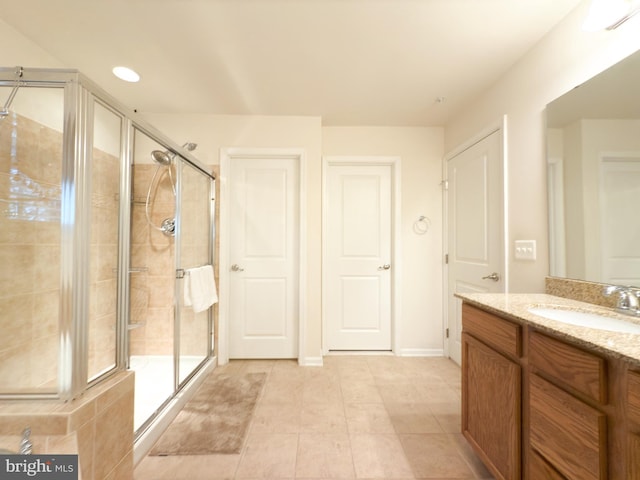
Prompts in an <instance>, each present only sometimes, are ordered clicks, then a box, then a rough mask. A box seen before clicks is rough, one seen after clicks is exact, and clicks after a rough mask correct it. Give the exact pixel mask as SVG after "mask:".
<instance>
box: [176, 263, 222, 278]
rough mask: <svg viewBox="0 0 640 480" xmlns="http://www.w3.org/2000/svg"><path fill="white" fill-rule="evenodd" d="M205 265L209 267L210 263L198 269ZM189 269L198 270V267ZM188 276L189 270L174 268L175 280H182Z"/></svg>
mask: <svg viewBox="0 0 640 480" xmlns="http://www.w3.org/2000/svg"><path fill="white" fill-rule="evenodd" d="M207 265H211V264H210V263H205V264H204V265H200V267H206V266H207ZM211 266H212V267H213V265H211ZM191 268H199V267H191ZM187 275H189V270H188V269H184V268H176V278H178V279H180V278H184V277H186V276H187Z"/></svg>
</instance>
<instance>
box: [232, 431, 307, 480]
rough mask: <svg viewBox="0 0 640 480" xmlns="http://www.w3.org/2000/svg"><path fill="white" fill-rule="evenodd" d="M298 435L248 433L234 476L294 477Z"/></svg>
mask: <svg viewBox="0 0 640 480" xmlns="http://www.w3.org/2000/svg"><path fill="white" fill-rule="evenodd" d="M297 449H298V435H297V434H289V433H274V434H251V433H250V434H249V437H248V438H247V443H246V444H245V447H244V451H243V452H242V458H241V459H240V464H239V465H238V470H237V472H236V477H235V478H294V475H295V466H296V452H297Z"/></svg>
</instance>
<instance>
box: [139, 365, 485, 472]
mask: <svg viewBox="0 0 640 480" xmlns="http://www.w3.org/2000/svg"><path fill="white" fill-rule="evenodd" d="M246 372H267V373H268V377H267V381H266V383H265V386H264V389H263V391H262V394H261V396H260V399H259V401H258V404H257V406H256V410H255V413H254V418H253V420H252V423H251V426H250V427H249V432H248V434H247V438H246V440H245V445H244V448H243V449H242V452H241V453H240V454H237V455H197V456H196V455H194V456H169V457H145V458H144V459H143V460H142V461H141V462H140V463H139V464H138V465H137V467H136V469H135V472H134V478H135V480H163V479H171V480H181V479H188V480H217V479H234V478H236V479H264V478H270V479H293V478H295V479H333V478H340V479H388V480H390V479H394V480H404V479H416V478H429V479H432V480H444V479H454V478H455V479H465V480H471V479H491V478H492V477H491V475H490V474H489V473H488V472H487V470H486V469H485V468H484V466H483V465H482V464H481V462H480V461H479V460H478V459H477V458H476V456H475V455H474V454H473V452H472V451H471V449H470V447H469V446H468V445H467V443H466V441H465V440H464V438H463V437H462V435H461V434H460V433H459V432H460V368H459V367H458V366H457V365H456V364H455V363H453V362H451V361H450V360H448V359H444V358H399V357H393V356H327V357H325V358H324V366H323V367H299V366H298V365H297V363H296V362H295V361H289V360H274V361H258V360H255V361H248V360H247V361H244V360H243V361H232V362H230V363H229V364H227V365H224V366H222V367H218V368H216V370H215V371H214V374H216V373H225V374H234V373H238V374H242V373H246Z"/></svg>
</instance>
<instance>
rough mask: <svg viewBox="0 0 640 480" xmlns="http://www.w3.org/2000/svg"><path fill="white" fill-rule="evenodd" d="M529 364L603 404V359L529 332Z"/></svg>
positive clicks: (604, 382) (604, 364) (605, 377)
mask: <svg viewBox="0 0 640 480" xmlns="http://www.w3.org/2000/svg"><path fill="white" fill-rule="evenodd" d="M529 363H530V364H531V365H533V366H535V367H536V368H537V369H538V370H540V371H541V372H544V373H545V374H546V375H548V376H549V377H551V378H553V379H555V380H557V381H559V382H561V383H563V384H565V385H567V386H569V387H571V388H574V389H576V390H577V391H579V392H581V393H583V394H584V395H586V396H587V397H589V398H591V399H593V400H595V401H596V402H598V403H600V404H606V403H607V373H606V371H607V370H606V362H605V360H604V359H603V358H600V357H598V356H597V355H594V354H592V353H588V352H585V351H583V350H580V349H579V348H576V347H573V346H571V345H568V344H566V343H564V342H562V341H560V340H556V339H554V338H551V337H548V336H546V335H543V334H541V333H539V332H536V331H532V332H531V335H530V336H529Z"/></svg>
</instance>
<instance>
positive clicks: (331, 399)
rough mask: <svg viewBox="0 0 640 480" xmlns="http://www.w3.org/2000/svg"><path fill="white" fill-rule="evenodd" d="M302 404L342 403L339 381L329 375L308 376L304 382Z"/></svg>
mask: <svg viewBox="0 0 640 480" xmlns="http://www.w3.org/2000/svg"><path fill="white" fill-rule="evenodd" d="M302 401H303V403H337V402H342V389H341V388H340V379H339V378H338V377H334V376H329V375H317V374H316V375H310V376H308V377H307V379H306V380H305V382H304V387H303V391H302Z"/></svg>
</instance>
